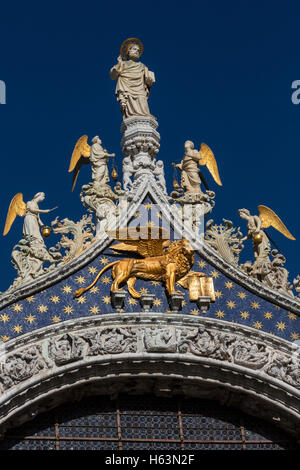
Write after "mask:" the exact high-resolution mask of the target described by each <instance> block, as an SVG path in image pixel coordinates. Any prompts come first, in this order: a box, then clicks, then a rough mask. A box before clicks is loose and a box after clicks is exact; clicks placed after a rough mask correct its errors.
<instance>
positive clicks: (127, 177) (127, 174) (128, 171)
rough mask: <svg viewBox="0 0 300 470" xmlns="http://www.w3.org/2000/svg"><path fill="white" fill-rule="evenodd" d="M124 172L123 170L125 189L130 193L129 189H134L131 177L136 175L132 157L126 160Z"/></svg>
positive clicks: (124, 161)
mask: <svg viewBox="0 0 300 470" xmlns="http://www.w3.org/2000/svg"><path fill="white" fill-rule="evenodd" d="M122 170H123V188H124V189H125V191H128V189H131V187H132V181H131V176H132V175H133V173H134V170H133V166H132V162H131V159H130V157H126V158H124V160H123V167H122Z"/></svg>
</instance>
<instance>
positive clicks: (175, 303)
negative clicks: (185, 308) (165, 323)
mask: <svg viewBox="0 0 300 470" xmlns="http://www.w3.org/2000/svg"><path fill="white" fill-rule="evenodd" d="M183 299H184V294H171V295H169V296H168V302H169V306H170V309H171V310H172V312H179V310H181V309H182V302H183Z"/></svg>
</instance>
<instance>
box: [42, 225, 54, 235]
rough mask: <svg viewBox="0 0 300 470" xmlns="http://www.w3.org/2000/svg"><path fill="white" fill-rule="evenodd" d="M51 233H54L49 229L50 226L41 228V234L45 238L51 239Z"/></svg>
mask: <svg viewBox="0 0 300 470" xmlns="http://www.w3.org/2000/svg"><path fill="white" fill-rule="evenodd" d="M51 232H52V230H51V227H49V226H48V225H43V226H42V227H41V234H42V237H43V238H49V237H50V235H51Z"/></svg>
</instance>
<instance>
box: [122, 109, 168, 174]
mask: <svg viewBox="0 0 300 470" xmlns="http://www.w3.org/2000/svg"><path fill="white" fill-rule="evenodd" d="M157 126H158V123H157V121H156V120H155V119H154V118H153V117H152V116H134V117H130V118H128V119H125V120H124V121H123V123H122V126H121V132H122V133H123V137H122V140H121V146H122V151H123V154H124V156H125V157H129V158H130V159H131V162H132V167H133V174H134V180H135V181H136V180H138V179H139V177H140V176H142V175H145V174H149V175H151V174H153V171H154V170H155V167H156V154H157V153H158V151H159V141H160V135H159V133H158V132H157V130H156V128H157Z"/></svg>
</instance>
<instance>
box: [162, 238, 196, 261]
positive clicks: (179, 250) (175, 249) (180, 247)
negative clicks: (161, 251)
mask: <svg viewBox="0 0 300 470" xmlns="http://www.w3.org/2000/svg"><path fill="white" fill-rule="evenodd" d="M166 253H167V254H168V257H171V258H174V259H177V258H178V256H180V255H181V256H184V257H185V258H187V259H188V260H189V262H190V263H193V262H194V249H193V247H192V245H191V244H190V242H189V241H188V240H186V239H185V238H182V239H181V240H177V241H176V242H172V243H171V245H170V246H169V248H167V250H166Z"/></svg>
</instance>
